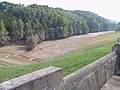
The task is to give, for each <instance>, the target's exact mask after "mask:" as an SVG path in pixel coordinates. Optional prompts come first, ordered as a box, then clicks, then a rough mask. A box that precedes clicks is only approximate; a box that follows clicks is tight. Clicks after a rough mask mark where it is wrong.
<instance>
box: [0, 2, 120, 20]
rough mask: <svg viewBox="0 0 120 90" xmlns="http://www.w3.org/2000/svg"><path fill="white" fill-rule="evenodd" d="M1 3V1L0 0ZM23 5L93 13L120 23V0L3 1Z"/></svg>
mask: <svg viewBox="0 0 120 90" xmlns="http://www.w3.org/2000/svg"><path fill="white" fill-rule="evenodd" d="M0 1H2V0H0ZM4 1H8V2H12V3H17V4H19V3H21V4H25V5H30V4H38V5H48V6H50V7H59V8H63V9H65V10H85V11H91V12H94V13H96V14H98V15H100V16H102V17H105V18H107V19H110V20H116V21H120V11H119V8H120V0H4Z"/></svg>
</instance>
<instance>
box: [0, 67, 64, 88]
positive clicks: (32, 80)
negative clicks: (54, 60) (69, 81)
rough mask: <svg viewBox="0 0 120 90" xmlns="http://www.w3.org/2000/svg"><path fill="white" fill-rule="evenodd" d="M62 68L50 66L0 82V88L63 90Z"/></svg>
mask: <svg viewBox="0 0 120 90" xmlns="http://www.w3.org/2000/svg"><path fill="white" fill-rule="evenodd" d="M62 83H63V79H62V77H61V69H60V68H56V67H48V68H45V69H42V70H39V71H36V72H33V73H30V74H27V75H24V76H21V77H18V78H15V79H11V80H9V81H6V82H3V83H0V90H62Z"/></svg>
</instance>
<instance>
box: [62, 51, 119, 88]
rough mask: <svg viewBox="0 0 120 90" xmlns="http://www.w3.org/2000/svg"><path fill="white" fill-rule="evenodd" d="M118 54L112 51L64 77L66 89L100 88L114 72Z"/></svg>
mask: <svg viewBox="0 0 120 90" xmlns="http://www.w3.org/2000/svg"><path fill="white" fill-rule="evenodd" d="M116 60H117V55H116V53H115V52H112V53H110V54H108V55H106V56H105V57H103V58H101V59H99V60H97V61H96V62H93V63H92V64H90V65H88V66H86V67H84V68H82V69H80V70H78V71H76V72H75V73H73V74H71V75H68V76H66V77H65V78H64V85H65V86H64V90H99V89H100V88H101V87H102V86H103V85H104V84H105V82H106V81H107V80H108V79H109V78H110V77H111V76H112V75H113V74H114V70H115V63H116Z"/></svg>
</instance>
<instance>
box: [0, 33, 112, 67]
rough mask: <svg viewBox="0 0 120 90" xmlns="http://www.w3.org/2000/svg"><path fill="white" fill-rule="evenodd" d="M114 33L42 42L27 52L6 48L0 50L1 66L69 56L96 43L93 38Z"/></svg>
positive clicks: (12, 47)
mask: <svg viewBox="0 0 120 90" xmlns="http://www.w3.org/2000/svg"><path fill="white" fill-rule="evenodd" d="M110 33H114V32H113V31H111V32H99V33H90V34H87V35H79V36H72V37H69V38H65V39H60V40H55V41H44V42H42V43H40V44H39V45H37V46H36V47H35V48H34V49H33V50H32V51H29V52H27V51H26V48H25V46H6V47H1V48H0V64H1V65H9V64H10V65H21V64H30V63H35V62H41V61H44V60H45V59H48V58H53V57H58V56H61V55H64V54H69V53H71V52H73V51H77V50H79V49H83V48H85V47H87V46H88V45H92V44H94V43H95V42H96V39H95V37H98V36H101V35H104V34H110Z"/></svg>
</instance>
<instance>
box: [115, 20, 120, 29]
mask: <svg viewBox="0 0 120 90" xmlns="http://www.w3.org/2000/svg"><path fill="white" fill-rule="evenodd" d="M116 31H120V22H119V23H118V24H117V26H116Z"/></svg>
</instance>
